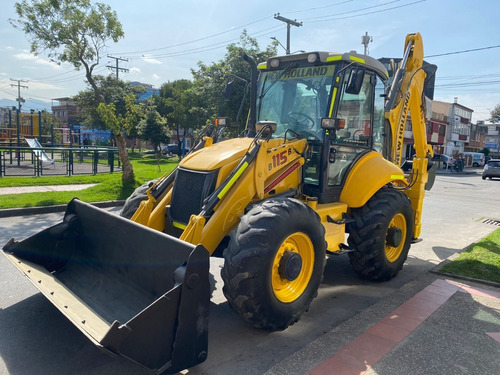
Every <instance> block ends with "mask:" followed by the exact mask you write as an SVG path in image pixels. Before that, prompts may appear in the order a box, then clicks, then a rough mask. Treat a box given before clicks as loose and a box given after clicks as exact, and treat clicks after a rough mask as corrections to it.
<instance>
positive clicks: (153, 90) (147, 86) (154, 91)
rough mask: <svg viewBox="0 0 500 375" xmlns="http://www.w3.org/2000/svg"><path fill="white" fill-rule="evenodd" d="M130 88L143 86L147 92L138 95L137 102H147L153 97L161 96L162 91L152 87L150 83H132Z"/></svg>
mask: <svg viewBox="0 0 500 375" xmlns="http://www.w3.org/2000/svg"><path fill="white" fill-rule="evenodd" d="M130 86H142V87H144V89H145V90H146V91H145V92H143V93H141V94H138V95H137V100H138V101H140V102H143V101H145V100H146V99H148V98H150V97H151V96H153V95H159V94H160V90H158V89H157V88H154V87H153V85H150V84H149V83H141V82H137V81H133V82H130Z"/></svg>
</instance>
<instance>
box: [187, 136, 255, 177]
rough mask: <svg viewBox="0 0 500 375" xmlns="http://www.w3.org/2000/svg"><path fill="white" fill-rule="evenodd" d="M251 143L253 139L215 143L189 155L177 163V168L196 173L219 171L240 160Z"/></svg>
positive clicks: (235, 139)
mask: <svg viewBox="0 0 500 375" xmlns="http://www.w3.org/2000/svg"><path fill="white" fill-rule="evenodd" d="M252 141H253V138H234V139H229V140H227V141H223V142H220V143H216V144H214V145H212V146H209V147H206V148H202V149H201V150H198V151H196V152H193V153H192V154H189V155H188V156H187V157H185V158H184V159H183V160H182V161H181V162H180V163H179V167H181V168H186V169H191V170H197V171H213V170H216V169H219V168H221V167H223V166H225V165H227V164H230V163H232V162H235V161H236V160H240V159H241V158H242V157H243V155H244V154H245V152H246V151H247V150H248V147H249V146H250V144H251V143H252Z"/></svg>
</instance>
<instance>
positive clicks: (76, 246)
mask: <svg viewBox="0 0 500 375" xmlns="http://www.w3.org/2000/svg"><path fill="white" fill-rule="evenodd" d="M3 251H4V255H5V256H6V257H7V258H8V259H9V260H10V261H11V262H12V263H13V264H14V265H15V266H16V267H17V268H18V269H19V270H20V271H21V272H23V273H24V274H25V275H26V276H27V277H28V279H29V280H30V281H31V282H32V283H33V284H34V285H35V286H36V287H37V288H38V289H39V290H40V291H41V292H42V293H43V294H44V295H45V296H46V297H47V298H48V299H49V300H50V302H52V303H53V304H54V305H55V306H56V307H57V308H58V309H59V310H60V311H61V312H62V313H63V314H64V315H65V316H66V317H67V318H68V319H69V320H70V321H71V322H72V323H73V324H74V325H75V326H76V327H78V329H80V331H82V332H83V333H84V334H85V335H86V336H87V337H88V338H89V339H90V340H92V341H93V342H94V343H95V344H96V345H98V346H99V347H101V348H102V349H104V350H106V351H107V352H110V353H114V354H117V355H120V356H123V357H126V358H128V359H130V360H132V361H134V362H136V363H138V364H140V365H142V366H144V367H147V368H150V369H153V370H156V371H157V372H164V371H166V372H168V373H174V372H178V371H180V370H183V369H185V368H188V367H191V366H194V365H196V364H198V363H201V362H203V361H204V360H205V359H206V356H207V341H208V332H207V331H208V309H209V303H210V285H209V279H208V269H209V254H208V252H207V251H206V249H205V248H203V246H201V245H199V246H194V245H191V244H189V243H187V242H184V241H180V240H178V239H176V238H173V237H170V236H168V235H166V234H163V233H160V232H158V231H155V230H152V229H150V228H147V227H145V226H142V225H139V224H136V223H134V222H132V221H129V220H126V219H124V218H122V217H119V216H117V215H114V214H111V213H108V212H106V211H103V210H100V209H98V208H96V207H94V206H92V205H89V204H86V203H83V202H81V201H79V200H77V199H74V200H72V201H71V202H70V203H69V204H68V207H67V209H66V213H65V215H64V220H63V222H62V223H60V224H57V225H55V226H53V227H51V228H48V229H45V230H43V231H42V232H40V233H38V234H36V235H34V236H32V237H29V238H27V239H25V240H24V241H20V242H15V241H14V240H10V241H9V243H7V244H6V245H5V246H4V248H3Z"/></svg>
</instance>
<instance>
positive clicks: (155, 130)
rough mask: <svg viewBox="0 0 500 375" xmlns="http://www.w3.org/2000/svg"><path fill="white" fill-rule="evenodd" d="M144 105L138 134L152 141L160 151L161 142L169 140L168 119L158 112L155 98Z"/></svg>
mask: <svg viewBox="0 0 500 375" xmlns="http://www.w3.org/2000/svg"><path fill="white" fill-rule="evenodd" d="M144 107H145V108H144V110H143V117H142V118H141V120H140V121H139V124H138V125H137V134H138V135H139V136H140V137H141V139H144V140H146V141H149V142H151V143H152V144H153V147H154V149H155V151H159V146H160V144H161V143H162V142H167V141H168V135H167V120H166V119H165V118H164V117H162V116H161V115H160V114H159V113H158V111H157V109H156V105H154V99H151V100H149V101H148V102H146V103H145V105H144Z"/></svg>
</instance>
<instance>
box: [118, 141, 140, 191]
mask: <svg viewBox="0 0 500 375" xmlns="http://www.w3.org/2000/svg"><path fill="white" fill-rule="evenodd" d="M115 141H116V146H117V147H118V155H120V160H121V162H122V168H123V174H122V182H124V183H134V181H135V175H134V169H133V168H132V164H131V163H130V160H128V152H127V144H126V139H125V136H124V135H123V134H115Z"/></svg>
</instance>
